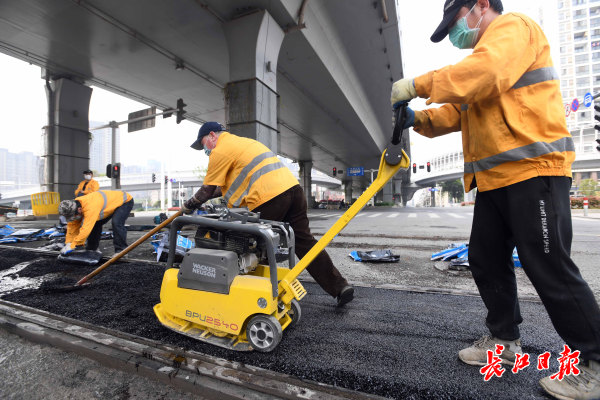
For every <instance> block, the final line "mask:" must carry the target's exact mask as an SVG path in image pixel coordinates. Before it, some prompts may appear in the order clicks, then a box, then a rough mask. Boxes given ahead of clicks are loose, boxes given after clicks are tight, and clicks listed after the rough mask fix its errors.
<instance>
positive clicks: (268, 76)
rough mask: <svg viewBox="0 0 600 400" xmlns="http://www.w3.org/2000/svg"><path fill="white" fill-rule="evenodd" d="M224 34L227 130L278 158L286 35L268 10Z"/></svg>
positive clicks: (234, 23)
mask: <svg viewBox="0 0 600 400" xmlns="http://www.w3.org/2000/svg"><path fill="white" fill-rule="evenodd" d="M223 30H224V31H225V38H226V40H227V46H228V50H229V83H227V86H226V88H225V108H226V118H227V129H228V130H229V131H230V132H231V133H233V134H235V135H238V136H243V137H248V138H251V139H254V140H257V141H259V142H261V143H262V144H264V145H265V146H267V147H268V148H269V149H270V150H271V151H272V152H273V153H275V154H277V131H278V129H277V113H278V97H279V95H278V94H277V59H278V57H279V49H280V48H281V43H282V42H283V38H284V36H285V33H284V32H283V30H282V29H281V28H280V27H279V25H278V24H277V22H275V20H274V19H273V17H271V15H270V14H269V13H268V12H267V11H266V10H261V11H257V12H255V13H253V14H250V15H246V16H244V17H241V18H237V19H234V20H232V21H229V22H226V23H225V24H223ZM308 194H310V191H309V192H308Z"/></svg>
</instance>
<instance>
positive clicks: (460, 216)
mask: <svg viewBox="0 0 600 400" xmlns="http://www.w3.org/2000/svg"><path fill="white" fill-rule="evenodd" d="M446 214H448V215H449V216H451V217H454V218H464V217H463V216H462V215H458V214H454V213H446Z"/></svg>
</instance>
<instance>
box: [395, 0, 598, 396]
mask: <svg viewBox="0 0 600 400" xmlns="http://www.w3.org/2000/svg"><path fill="white" fill-rule="evenodd" d="M502 11H503V6H502V2H501V0H446V2H445V4H444V18H443V21H442V23H441V24H440V25H439V27H438V29H437V30H436V32H435V33H434V34H433V36H432V37H431V40H432V41H433V42H436V43H437V42H440V41H441V40H442V39H444V38H445V37H446V36H447V35H450V41H451V42H452V44H453V45H454V46H456V47H458V48H461V49H474V50H473V53H472V54H471V55H469V56H467V57H466V58H465V59H464V60H463V61H461V62H459V63H457V64H455V65H449V66H447V67H445V68H442V69H439V70H436V71H431V72H429V73H427V74H425V75H422V76H419V77H417V78H415V79H402V80H400V81H398V82H396V83H394V85H393V88H392V98H391V102H392V105H393V106H397V104H398V103H399V102H406V101H410V100H411V99H413V98H416V97H421V98H425V99H428V101H427V104H431V103H439V104H444V105H443V106H441V107H440V108H431V109H427V110H425V111H413V110H410V109H409V110H408V117H409V118H408V121H407V123H406V125H405V128H408V127H411V126H414V130H415V131H416V132H417V133H419V134H421V135H423V136H426V137H428V138H435V137H438V136H442V135H445V134H448V133H450V132H456V131H462V138H463V139H462V142H463V154H464V162H465V164H464V184H465V189H466V191H467V192H469V191H471V190H472V189H474V188H477V189H478V194H477V198H476V200H475V212H474V217H473V228H472V232H471V240H470V246H469V263H470V268H471V271H472V273H473V278H474V279H475V283H476V284H477V287H478V288H479V293H480V294H481V298H482V299H483V302H484V303H485V305H486V307H487V309H488V315H487V318H486V324H487V327H488V329H489V330H490V333H491V336H484V337H483V338H482V339H480V340H478V341H476V342H475V344H474V345H473V346H472V347H469V348H467V349H464V350H462V351H460V352H459V358H460V359H461V360H462V361H464V362H465V363H467V364H472V365H486V364H487V351H488V350H495V346H496V345H503V346H504V351H503V353H502V354H501V355H500V357H501V359H502V362H503V363H505V364H509V365H512V364H514V362H515V360H516V356H517V354H519V353H521V352H522V351H521V342H520V334H519V328H518V325H519V324H520V323H521V322H522V318H521V314H520V312H519V302H518V300H517V282H516V279H515V273H514V268H513V263H512V257H511V255H512V252H513V248H514V247H515V245H516V247H517V249H518V252H519V258H520V260H521V263H522V265H523V269H524V270H525V273H526V274H527V276H528V277H529V279H530V280H531V282H532V283H533V285H534V287H535V288H536V290H537V292H538V294H539V296H540V298H541V299H542V302H543V303H544V305H545V306H546V310H547V311H548V314H549V316H550V319H551V320H552V323H553V325H554V327H555V329H556V330H557V332H558V334H559V335H560V336H561V337H562V338H563V340H565V342H566V343H567V344H568V345H569V346H570V348H571V349H572V350H579V351H581V359H582V361H581V362H580V364H579V365H580V370H581V373H580V374H579V375H578V376H568V377H565V378H564V379H563V380H558V379H556V380H551V379H549V378H544V379H542V380H541V381H540V384H541V385H542V387H543V388H544V390H546V392H548V393H549V394H551V395H553V396H554V397H557V398H560V399H598V398H600V309H599V307H598V303H597V302H596V300H595V298H594V294H593V293H592V291H591V290H590V288H589V286H588V284H587V283H586V282H585V280H584V279H583V278H582V277H581V274H580V272H579V269H578V268H577V266H576V265H575V263H574V262H573V260H572V259H571V257H570V252H571V241H572V236H573V232H572V226H571V210H570V205H569V204H570V203H569V191H570V188H571V180H572V175H571V164H572V163H573V161H574V160H575V146H574V143H573V140H572V138H571V135H570V134H569V131H568V130H567V124H566V119H565V115H564V109H563V99H562V96H561V93H560V82H559V78H558V74H557V72H556V70H555V68H554V65H553V63H552V59H551V57H550V45H549V43H548V41H547V39H546V37H545V35H544V33H543V32H542V29H541V28H540V27H539V25H538V24H537V23H535V22H534V21H533V20H531V19H530V18H529V17H527V16H525V15H522V14H517V13H507V14H505V15H502Z"/></svg>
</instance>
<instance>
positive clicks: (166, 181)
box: [165, 175, 169, 185]
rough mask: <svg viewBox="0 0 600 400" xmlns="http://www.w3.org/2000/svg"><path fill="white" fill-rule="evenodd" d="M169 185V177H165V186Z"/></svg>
mask: <svg viewBox="0 0 600 400" xmlns="http://www.w3.org/2000/svg"><path fill="white" fill-rule="evenodd" d="M167 183H169V177H168V176H166V175H165V185H166V184H167Z"/></svg>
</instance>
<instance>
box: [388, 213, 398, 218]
mask: <svg viewBox="0 0 600 400" xmlns="http://www.w3.org/2000/svg"><path fill="white" fill-rule="evenodd" d="M398 215H400V214H398V213H394V214H390V215H388V218H396V217H397V216H398Z"/></svg>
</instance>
